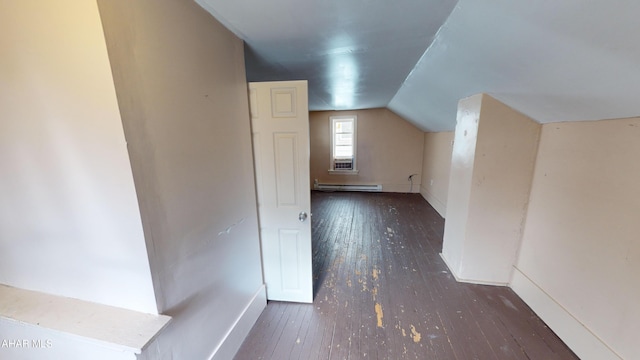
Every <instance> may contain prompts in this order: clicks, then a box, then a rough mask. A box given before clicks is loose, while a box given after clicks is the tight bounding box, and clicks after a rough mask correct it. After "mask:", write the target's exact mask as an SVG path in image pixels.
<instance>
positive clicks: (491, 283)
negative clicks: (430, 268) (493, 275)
mask: <svg viewBox="0 0 640 360" xmlns="http://www.w3.org/2000/svg"><path fill="white" fill-rule="evenodd" d="M440 257H441V258H442V261H444V264H445V265H447V268H449V272H450V273H451V275H453V278H454V279H456V281H457V282H460V283H467V284H476V285H491V286H509V284H508V283H503V282H495V281H483V280H475V279H465V278H461V277H460V276H458V274H457V273H456V272H455V271H454V270H453V268H452V267H451V266H450V265H449V262H447V258H446V257H445V256H444V255H443V254H442V253H440Z"/></svg>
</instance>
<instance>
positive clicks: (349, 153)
mask: <svg viewBox="0 0 640 360" xmlns="http://www.w3.org/2000/svg"><path fill="white" fill-rule="evenodd" d="M333 155H334V157H336V158H345V157H346V158H350V157H353V146H351V145H348V146H336V150H335V152H334V154H333Z"/></svg>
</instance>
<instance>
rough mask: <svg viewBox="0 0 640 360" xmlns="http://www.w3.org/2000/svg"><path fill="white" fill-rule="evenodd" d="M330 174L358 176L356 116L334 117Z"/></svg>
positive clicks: (332, 120)
mask: <svg viewBox="0 0 640 360" xmlns="http://www.w3.org/2000/svg"><path fill="white" fill-rule="evenodd" d="M330 119H331V165H330V167H329V172H334V173H341V174H357V173H358V172H357V170H356V139H357V137H356V116H355V115H354V116H332V117H331V118H330Z"/></svg>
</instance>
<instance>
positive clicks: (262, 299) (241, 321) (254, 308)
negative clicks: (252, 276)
mask: <svg viewBox="0 0 640 360" xmlns="http://www.w3.org/2000/svg"><path fill="white" fill-rule="evenodd" d="M266 306H267V292H266V289H265V286H264V284H263V285H262V286H260V289H258V291H257V292H256V293H255V295H254V296H253V298H252V299H251V301H250V302H249V304H247V306H246V307H245V308H244V310H243V311H242V314H240V316H238V319H237V320H236V322H235V323H234V324H233V326H232V327H231V329H230V330H229V331H228V332H227V334H226V335H225V337H224V339H223V340H222V342H221V343H220V345H219V346H218V347H217V348H216V349H215V350H214V351H213V354H212V355H211V357H210V358H209V359H211V360H228V359H233V357H234V355H235V354H236V352H238V349H240V346H241V345H242V342H243V341H244V339H245V338H246V337H247V335H248V334H249V331H250V330H251V328H252V327H253V325H254V324H255V323H256V320H258V317H260V314H262V311H263V310H264V308H265V307H266Z"/></svg>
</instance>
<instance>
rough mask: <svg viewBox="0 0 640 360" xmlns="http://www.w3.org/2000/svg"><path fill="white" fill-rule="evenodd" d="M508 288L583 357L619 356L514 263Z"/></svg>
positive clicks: (616, 358) (605, 359)
mask: <svg viewBox="0 0 640 360" xmlns="http://www.w3.org/2000/svg"><path fill="white" fill-rule="evenodd" d="M510 286H511V288H512V289H513V291H514V292H515V293H516V294H518V296H519V297H520V298H521V299H522V300H524V302H525V303H527V305H529V307H530V308H531V309H532V310H533V311H534V312H535V313H536V314H537V315H538V316H539V317H540V318H541V319H542V320H543V321H544V322H545V323H547V325H548V326H549V327H550V328H551V329H552V330H553V331H554V332H555V333H556V334H557V335H558V336H559V337H560V339H562V341H564V342H565V344H567V346H569V348H570V349H571V350H573V352H575V353H576V355H578V357H580V358H581V359H583V360H591V359H593V360H609V359H611V360H622V357H621V356H619V355H618V354H616V353H615V352H614V351H613V349H611V348H609V347H608V346H607V345H606V344H605V343H604V342H603V341H602V340H601V339H600V338H598V336H596V335H595V334H594V333H593V332H591V330H589V329H588V328H587V327H586V326H585V325H584V324H582V323H581V322H580V320H578V319H576V318H575V317H574V316H573V315H572V314H571V313H569V311H567V309H565V308H564V307H562V305H561V304H559V303H558V302H556V301H555V300H554V299H553V298H552V297H551V296H550V295H549V294H547V293H546V292H545V291H544V290H543V289H542V288H540V287H539V286H538V285H537V284H536V283H534V282H533V281H532V280H531V279H530V278H529V277H528V276H527V275H525V274H524V273H523V272H522V271H520V269H518V268H517V267H514V272H513V278H512V279H511V285H510Z"/></svg>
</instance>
